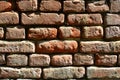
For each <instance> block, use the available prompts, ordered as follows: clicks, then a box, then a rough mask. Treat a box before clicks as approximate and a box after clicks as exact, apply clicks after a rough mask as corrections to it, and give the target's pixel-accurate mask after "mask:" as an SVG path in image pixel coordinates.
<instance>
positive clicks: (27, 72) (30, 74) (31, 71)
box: [0, 67, 41, 78]
mask: <svg viewBox="0 0 120 80" xmlns="http://www.w3.org/2000/svg"><path fill="white" fill-rule="evenodd" d="M0 71H1V73H0V78H40V77H41V68H19V69H18V68H11V67H0Z"/></svg>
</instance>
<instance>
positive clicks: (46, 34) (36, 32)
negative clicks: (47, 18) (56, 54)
mask: <svg viewBox="0 0 120 80" xmlns="http://www.w3.org/2000/svg"><path fill="white" fill-rule="evenodd" d="M56 37H57V29H56V28H30V29H29V31H28V38H29V39H38V40H40V39H54V38H56Z"/></svg>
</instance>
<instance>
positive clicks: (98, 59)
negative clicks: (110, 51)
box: [95, 54, 117, 66]
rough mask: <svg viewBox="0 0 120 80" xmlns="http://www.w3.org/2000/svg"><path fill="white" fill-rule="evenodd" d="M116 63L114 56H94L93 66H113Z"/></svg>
mask: <svg viewBox="0 0 120 80" xmlns="http://www.w3.org/2000/svg"><path fill="white" fill-rule="evenodd" d="M116 63H117V56H116V55H99V54H97V55H96V56H95V64H96V65H100V66H115V65H116Z"/></svg>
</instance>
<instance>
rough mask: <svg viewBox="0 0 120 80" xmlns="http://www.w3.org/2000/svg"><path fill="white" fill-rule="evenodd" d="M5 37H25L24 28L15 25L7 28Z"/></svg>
mask: <svg viewBox="0 0 120 80" xmlns="http://www.w3.org/2000/svg"><path fill="white" fill-rule="evenodd" d="M6 39H25V29H24V28H17V27H14V28H7V29H6Z"/></svg>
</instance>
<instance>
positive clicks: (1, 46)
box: [0, 41, 35, 53]
mask: <svg viewBox="0 0 120 80" xmlns="http://www.w3.org/2000/svg"><path fill="white" fill-rule="evenodd" d="M0 52H2V53H6V52H12V53H18V52H19V53H20V52H24V53H25V52H26V53H28V52H35V46H34V44H33V43H32V42H29V41H16V42H8V41H0Z"/></svg>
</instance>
